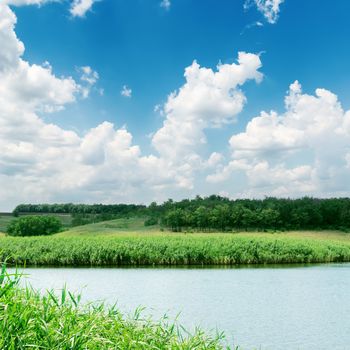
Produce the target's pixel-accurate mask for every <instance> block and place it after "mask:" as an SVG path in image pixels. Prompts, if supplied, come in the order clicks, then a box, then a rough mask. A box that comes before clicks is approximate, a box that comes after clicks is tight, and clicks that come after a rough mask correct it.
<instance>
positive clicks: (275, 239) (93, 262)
mask: <svg viewBox="0 0 350 350" xmlns="http://www.w3.org/2000/svg"><path fill="white" fill-rule="evenodd" d="M319 236H321V234H319ZM333 236H334V237H338V236H337V235H336V234H334V235H333ZM340 237H343V236H340ZM6 257H9V259H10V260H9V261H10V262H11V263H17V264H24V263H26V264H27V265H38V266H45V265H46V266H48V265H51V266H141V265H234V264H277V263H320V262H346V261H350V240H349V239H348V237H346V238H345V237H343V238H327V239H322V238H320V237H318V238H317V239H315V238H313V239H312V238H309V237H307V238H305V237H300V236H297V235H296V234H295V236H293V234H290V235H288V234H287V235H286V234H247V233H244V234H169V233H168V234H165V233H164V234H153V235H152V234H149V235H141V234H119V235H115V236H96V237H89V236H87V237H83V236H71V237H64V236H63V237H62V236H59V235H58V236H52V237H26V238H10V237H3V238H0V259H4V258H6Z"/></svg>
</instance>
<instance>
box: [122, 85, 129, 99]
mask: <svg viewBox="0 0 350 350" xmlns="http://www.w3.org/2000/svg"><path fill="white" fill-rule="evenodd" d="M120 94H121V95H122V96H124V97H129V98H130V97H131V96H132V90H131V89H130V88H128V87H127V86H126V85H124V86H123V88H122V89H121V91H120Z"/></svg>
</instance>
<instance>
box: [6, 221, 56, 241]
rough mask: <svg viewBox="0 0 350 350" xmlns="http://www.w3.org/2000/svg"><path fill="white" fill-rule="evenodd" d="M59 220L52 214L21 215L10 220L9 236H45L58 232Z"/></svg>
mask: <svg viewBox="0 0 350 350" xmlns="http://www.w3.org/2000/svg"><path fill="white" fill-rule="evenodd" d="M61 229H62V223H61V221H60V220H59V219H58V218H56V217H53V216H22V217H20V218H19V219H16V220H13V221H11V222H10V224H9V226H8V228H7V234H8V235H10V236H47V235H52V234H54V233H57V232H60V230H61Z"/></svg>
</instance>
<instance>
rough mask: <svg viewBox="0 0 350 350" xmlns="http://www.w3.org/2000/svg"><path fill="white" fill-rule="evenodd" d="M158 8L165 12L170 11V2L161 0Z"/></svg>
mask: <svg viewBox="0 0 350 350" xmlns="http://www.w3.org/2000/svg"><path fill="white" fill-rule="evenodd" d="M160 7H163V8H164V9H166V10H170V7H171V2H170V0H162V1H161V3H160Z"/></svg>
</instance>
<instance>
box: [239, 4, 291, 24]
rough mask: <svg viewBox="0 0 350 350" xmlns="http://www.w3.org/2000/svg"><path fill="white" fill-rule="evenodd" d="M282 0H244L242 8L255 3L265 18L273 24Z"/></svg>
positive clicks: (276, 18)
mask: <svg viewBox="0 0 350 350" xmlns="http://www.w3.org/2000/svg"><path fill="white" fill-rule="evenodd" d="M283 2H284V0H246V1H245V3H244V8H245V9H247V8H249V7H251V6H252V5H255V6H256V8H257V9H258V11H259V12H261V13H262V14H263V16H264V17H265V19H266V20H267V21H268V22H269V23H271V24H273V23H276V22H277V20H278V16H279V13H280V6H281V4H282V3H283Z"/></svg>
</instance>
